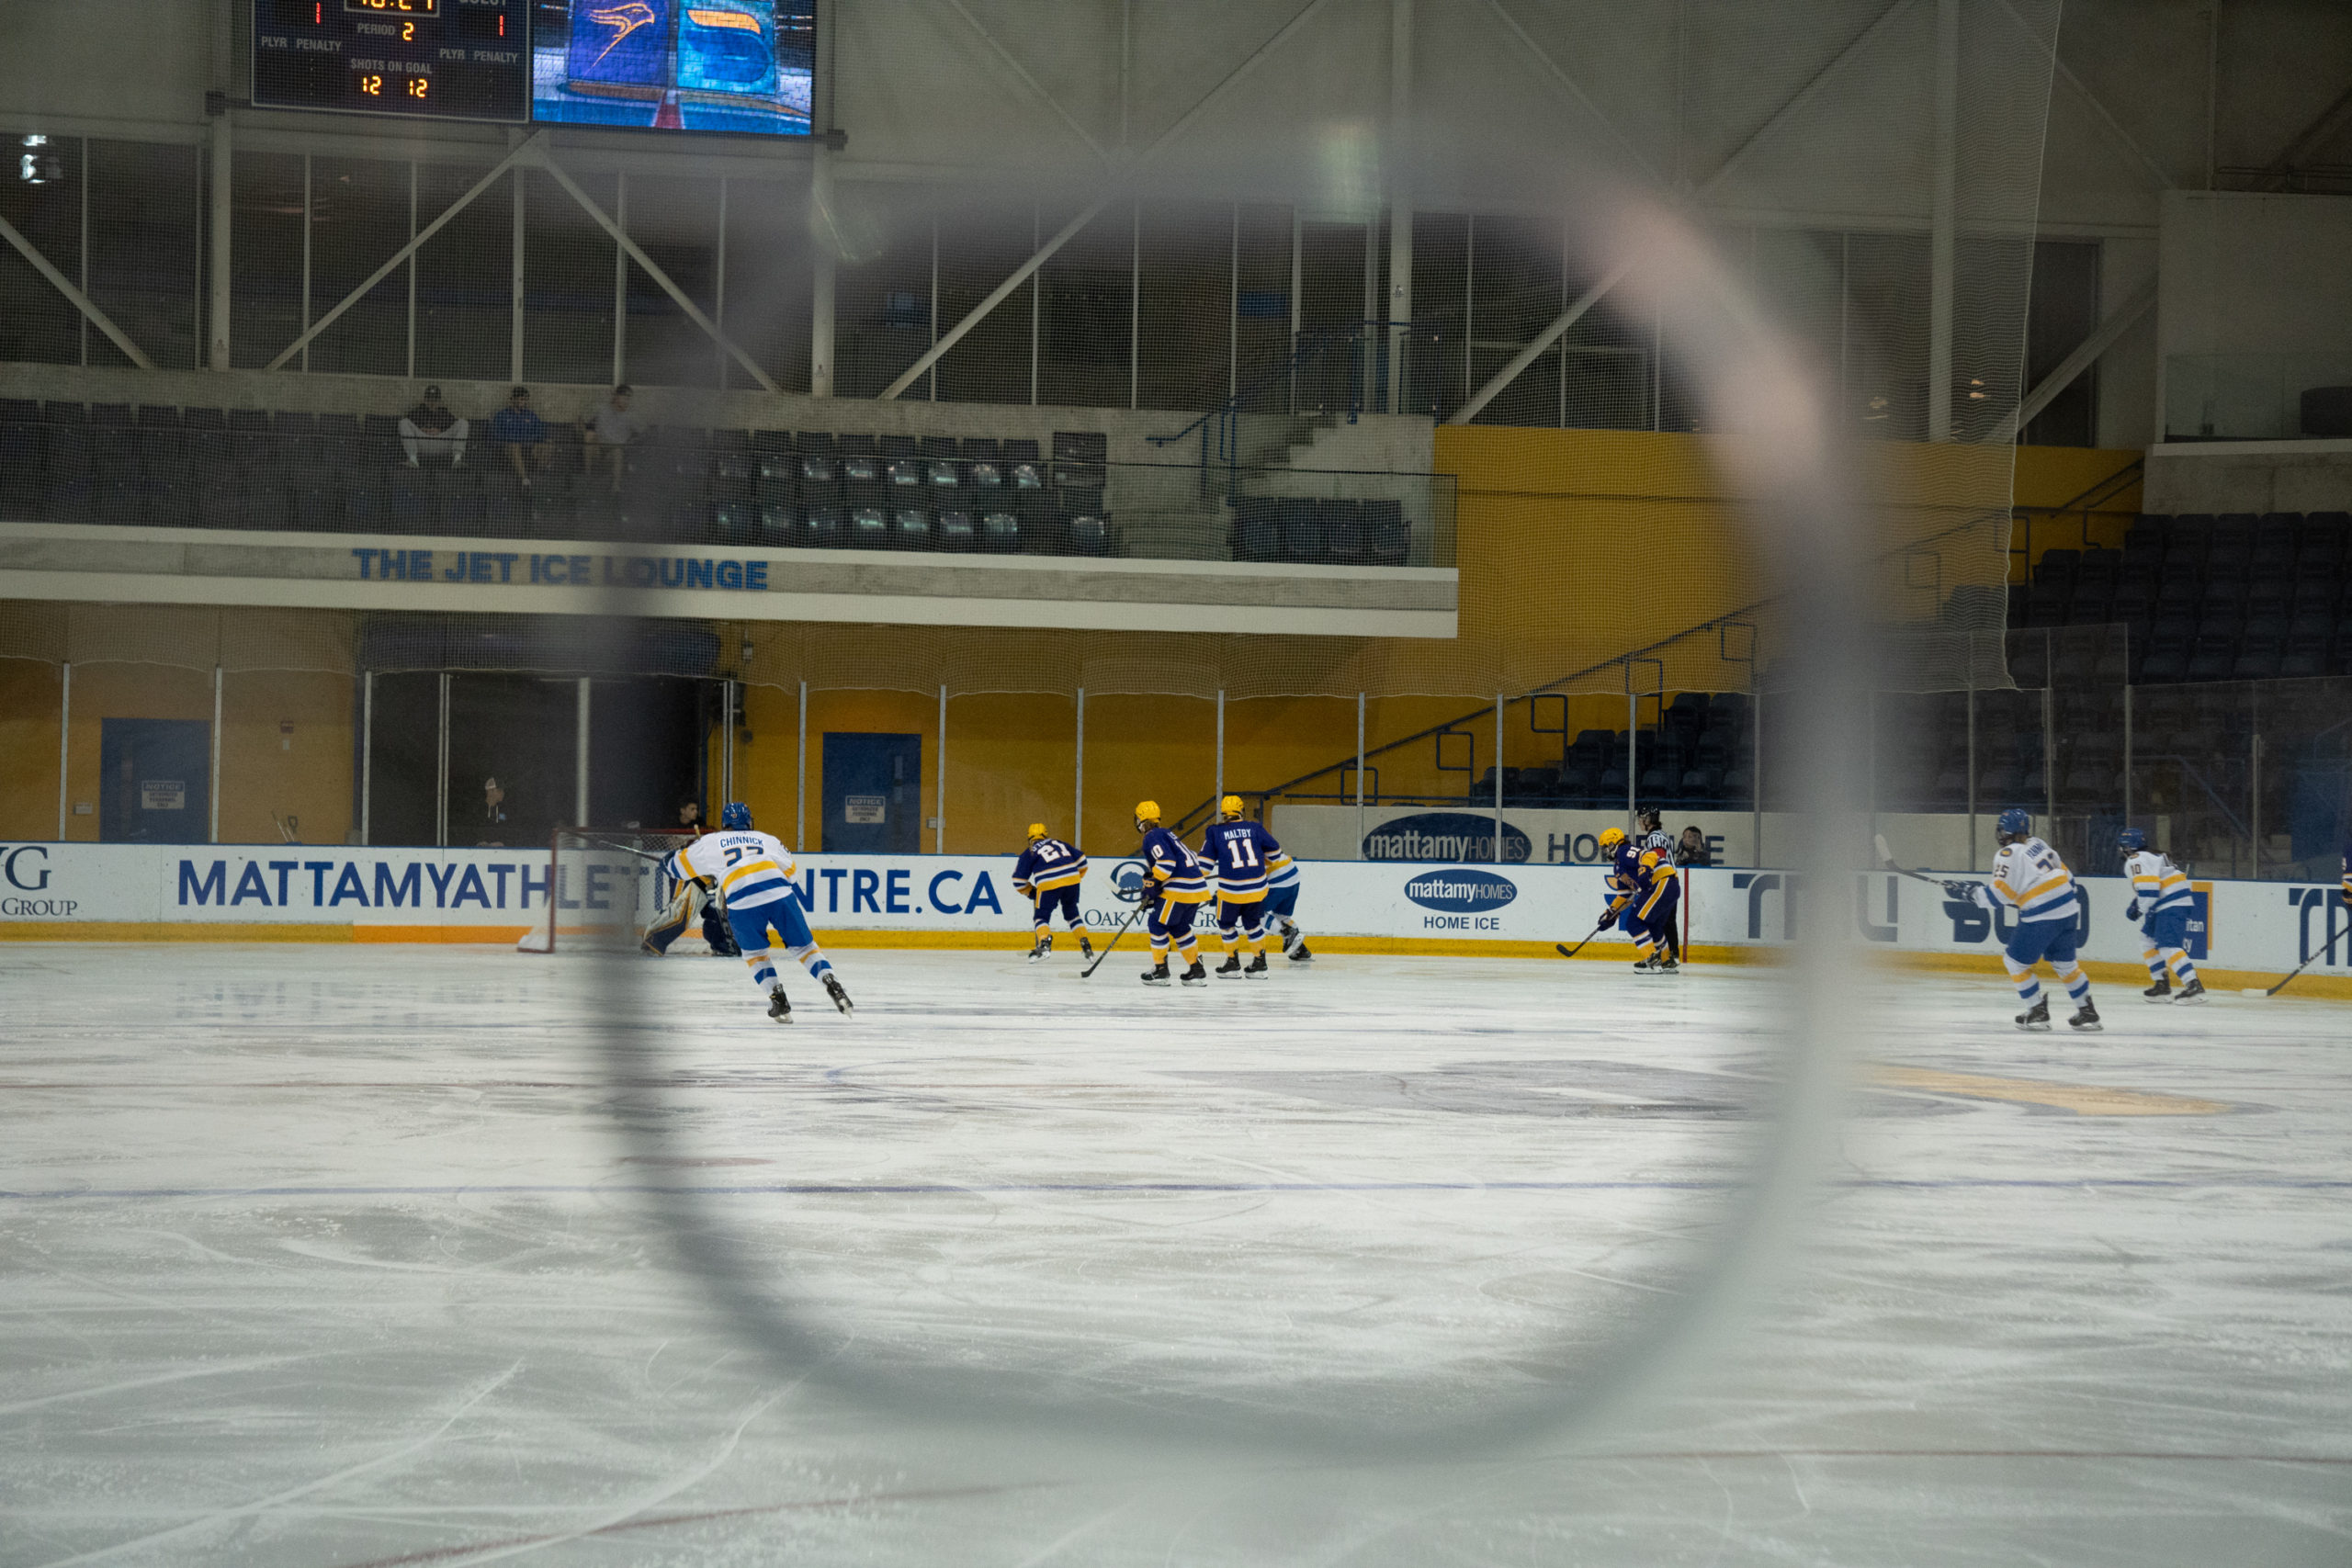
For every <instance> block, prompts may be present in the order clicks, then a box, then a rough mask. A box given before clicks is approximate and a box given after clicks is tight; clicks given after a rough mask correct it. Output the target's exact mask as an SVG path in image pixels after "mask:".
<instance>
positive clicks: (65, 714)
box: [57, 659, 74, 844]
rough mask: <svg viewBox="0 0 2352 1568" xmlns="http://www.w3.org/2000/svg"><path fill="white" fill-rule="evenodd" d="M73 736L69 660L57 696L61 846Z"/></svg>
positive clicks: (72, 691) (59, 831) (58, 815)
mask: <svg viewBox="0 0 2352 1568" xmlns="http://www.w3.org/2000/svg"><path fill="white" fill-rule="evenodd" d="M73 736H74V661H73V660H70V659H69V660H66V661H65V667H64V680H63V683H62V685H61V686H60V687H59V688H58V696H57V841H58V842H59V843H61V844H62V843H63V842H64V841H65V816H66V810H67V803H66V795H67V794H68V793H69V791H68V788H67V784H66V767H65V764H66V762H67V761H68V760H69V759H70V758H71V757H72V756H73V753H74V749H73V744H72V741H73Z"/></svg>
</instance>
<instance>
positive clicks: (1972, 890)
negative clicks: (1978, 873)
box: [1968, 882, 1993, 909]
mask: <svg viewBox="0 0 2352 1568" xmlns="http://www.w3.org/2000/svg"><path fill="white" fill-rule="evenodd" d="M1968 901H1969V902H1970V903H1972V904H1973V905H1975V906H1976V907H1977V908H1980V909H1990V908H1992V907H1993V896H1992V895H1991V894H1990V893H1987V892H1986V891H1985V885H1984V884H1983V883H1981V882H1972V883H1970V884H1969V885H1968Z"/></svg>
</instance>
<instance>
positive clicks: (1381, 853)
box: [1363, 811, 1532, 864]
mask: <svg viewBox="0 0 2352 1568" xmlns="http://www.w3.org/2000/svg"><path fill="white" fill-rule="evenodd" d="M1502 838H1503V852H1502V853H1501V855H1499V856H1498V855H1497V854H1496V853H1495V819H1494V818H1492V817H1491V816H1477V815H1475V814H1473V813H1471V812H1467V811H1419V812H1416V813H1414V814H1413V815H1412V816H1410V817H1393V818H1389V819H1388V820H1387V821H1385V822H1383V823H1382V824H1380V826H1378V827H1377V828H1374V829H1372V831H1370V832H1368V833H1366V834H1365V835H1364V836H1363V858H1364V859H1366V860H1406V861H1420V862H1422V863H1428V862H1430V861H1468V862H1472V863H1476V862H1480V861H1484V862H1487V863H1493V862H1495V861H1497V860H1498V859H1499V860H1502V861H1509V862H1514V863H1520V864H1524V863H1526V861H1527V858H1528V854H1529V852H1530V850H1531V849H1532V845H1531V844H1530V843H1529V841H1528V838H1527V835H1526V834H1525V833H1523V832H1521V831H1520V829H1517V828H1514V827H1512V826H1511V825H1510V823H1508V822H1506V823H1504V824H1503V832H1502Z"/></svg>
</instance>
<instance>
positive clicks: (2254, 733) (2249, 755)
mask: <svg viewBox="0 0 2352 1568" xmlns="http://www.w3.org/2000/svg"><path fill="white" fill-rule="evenodd" d="M2246 728H2248V733H2246V879H2248V882H2260V879H2263V689H2260V686H2248V689H2246Z"/></svg>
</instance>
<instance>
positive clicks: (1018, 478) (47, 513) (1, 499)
mask: <svg viewBox="0 0 2352 1568" xmlns="http://www.w3.org/2000/svg"><path fill="white" fill-rule="evenodd" d="M488 434H489V422H488V421H487V420H477V421H475V422H473V428H472V433H471V435H470V437H469V444H468V446H467V452H466V457H465V461H464V463H463V464H462V465H461V466H458V467H454V468H452V467H448V466H446V465H444V466H434V465H431V464H427V465H426V466H424V467H415V468H413V467H411V466H410V465H409V464H408V462H407V461H406V458H405V456H404V454H403V451H402V449H401V439H400V420H399V416H397V415H394V414H368V415H365V416H356V415H351V414H311V413H306V412H299V411H291V410H281V411H275V412H273V411H267V410H260V409H227V410H223V409H213V408H187V409H181V408H172V407H166V406H162V405H153V404H147V405H141V406H138V407H136V408H134V407H132V406H131V405H130V404H125V403H96V404H89V405H85V404H81V403H70V402H50V403H37V402H32V401H29V400H23V399H8V400H0V517H6V518H16V519H22V520H27V521H55V522H94V523H127V524H140V525H158V524H160V525H170V526H194V527H208V528H254V529H269V530H289V529H290V530H300V531H305V532H336V531H345V530H366V531H369V532H386V533H400V534H425V535H449V536H461V537H465V536H500V537H520V538H550V539H552V538H587V539H592V540H613V541H622V540H627V541H630V542H639V543H649V544H656V543H675V544H701V545H721V546H723V545H786V546H806V547H824V548H865V549H898V550H944V551H951V552H957V551H970V552H979V553H989V554H1001V555H1012V554H1025V555H1077V556H1108V555H1112V554H1114V553H1115V552H1116V548H1117V544H1118V535H1117V528H1116V525H1115V523H1114V519H1113V517H1112V515H1111V513H1110V512H1109V510H1108V508H1107V507H1106V505H1105V504H1104V502H1105V493H1104V492H1105V490H1106V488H1107V480H1108V475H1109V469H1108V464H1107V462H1106V460H1105V454H1106V451H1107V446H1108V442H1107V438H1106V437H1105V436H1103V434H1101V433H1099V432H1082V431H1081V432H1067V431H1066V432H1062V433H1060V434H1057V436H1056V437H1055V438H1054V446H1053V457H1052V459H1051V460H1050V461H1048V459H1047V457H1046V454H1045V453H1044V452H1042V451H1041V450H1040V449H1039V444H1038V443H1037V442H1036V441H1035V440H1021V439H1003V440H1001V439H997V438H994V437H965V438H962V439H960V440H959V439H957V438H956V437H952V436H936V435H933V436H922V437H917V436H911V435H865V434H833V433H830V432H825V431H801V432H797V433H796V432H793V431H788V430H739V429H719V430H704V429H699V428H695V427H690V426H677V425H672V426H664V427H661V428H657V429H654V430H651V431H650V432H649V433H648V434H647V435H646V437H645V438H644V439H643V440H642V441H640V442H639V443H638V444H637V445H635V446H631V447H630V448H629V452H628V465H627V470H626V473H625V474H624V476H623V479H622V482H621V484H620V487H619V490H618V492H617V493H616V492H615V491H614V488H613V486H612V483H611V481H610V479H609V477H608V475H607V473H605V471H603V470H599V471H597V472H595V473H594V474H592V473H589V472H588V471H587V470H586V468H585V466H584V465H583V464H582V461H581V457H580V454H579V453H578V451H577V449H576V448H575V449H573V450H571V451H569V452H566V451H564V450H563V438H564V436H565V434H566V430H565V427H563V426H562V425H560V424H551V426H550V432H549V434H550V436H551V438H552V439H553V440H554V441H555V442H556V443H557V444H558V451H557V457H556V461H555V464H554V467H553V468H552V469H551V470H550V471H548V472H547V473H545V474H535V475H534V478H533V483H532V485H531V486H530V487H529V488H528V489H526V488H525V487H524V486H522V485H521V484H519V483H517V482H516V480H515V476H514V474H513V472H512V470H511V469H510V468H508V467H507V461H506V457H505V456H504V454H503V451H502V450H501V449H500V448H499V447H497V446H493V445H492V443H491V442H490V441H489V439H488Z"/></svg>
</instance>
